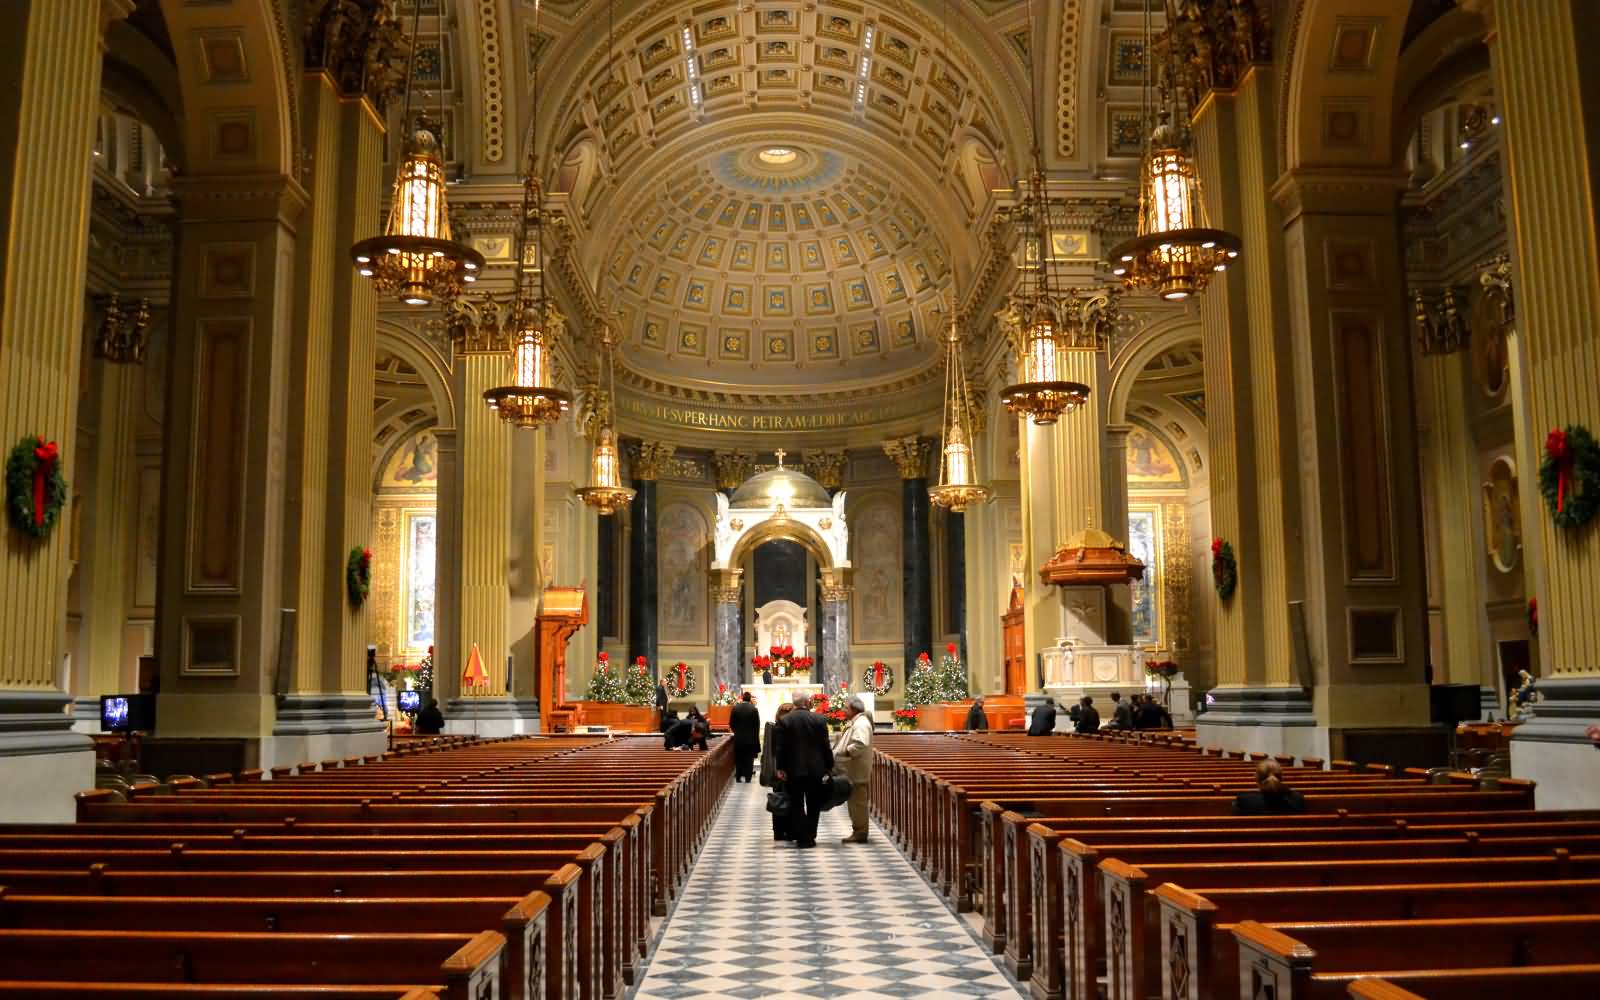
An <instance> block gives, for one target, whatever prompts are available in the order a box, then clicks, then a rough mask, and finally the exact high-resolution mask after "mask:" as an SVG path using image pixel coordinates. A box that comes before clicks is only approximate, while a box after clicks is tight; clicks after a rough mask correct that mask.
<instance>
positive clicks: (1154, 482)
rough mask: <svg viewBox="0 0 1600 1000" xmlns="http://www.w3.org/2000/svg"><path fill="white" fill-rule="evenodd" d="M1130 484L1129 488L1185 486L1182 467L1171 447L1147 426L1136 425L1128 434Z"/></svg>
mask: <svg viewBox="0 0 1600 1000" xmlns="http://www.w3.org/2000/svg"><path fill="white" fill-rule="evenodd" d="M1127 467H1128V484H1129V485H1130V486H1134V485H1137V486H1182V485H1184V483H1185V482H1186V476H1185V473H1184V470H1183V464H1182V463H1181V462H1180V461H1179V460H1178V456H1177V455H1176V454H1175V453H1174V452H1173V450H1172V446H1171V445H1170V444H1168V443H1167V441H1166V439H1165V438H1163V437H1162V436H1161V435H1160V434H1158V433H1156V432H1155V431H1153V430H1151V429H1150V428H1149V427H1148V426H1143V425H1140V424H1137V423H1136V424H1135V425H1134V427H1133V429H1132V430H1130V431H1129V432H1128V458H1127Z"/></svg>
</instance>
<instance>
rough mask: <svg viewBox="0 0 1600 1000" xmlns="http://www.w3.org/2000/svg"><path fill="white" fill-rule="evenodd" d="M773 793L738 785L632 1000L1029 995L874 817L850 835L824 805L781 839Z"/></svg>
mask: <svg viewBox="0 0 1600 1000" xmlns="http://www.w3.org/2000/svg"><path fill="white" fill-rule="evenodd" d="M766 795H767V790H766V789H765V788H762V787H761V786H760V785H758V784H748V785H744V784H734V785H733V786H731V787H730V788H729V789H728V793H727V796H726V797H725V799H724V800H723V803H722V808H721V811H720V812H719V813H718V815H717V818H716V820H715V821H714V823H713V826H712V829H711V834H710V836H709V838H708V839H707V842H706V847H705V850H704V851H703V852H702V853H701V855H700V858H699V860H698V861H697V862H696V863H695V867H694V870H693V872H692V873H691V874H690V877H689V882H688V884H687V886H686V887H685V889H684V892H683V896H682V898H681V899H680V900H679V901H678V903H677V905H676V906H675V907H674V909H673V911H672V913H671V915H670V916H669V917H668V918H667V922H666V926H665V928H664V929H663V930H662V932H661V936H660V938H659V940H658V943H657V945H656V949H655V953H654V954H653V955H652V956H651V958H650V962H649V964H648V966H646V968H645V975H644V979H643V981H642V982H640V983H639V985H638V987H637V988H636V989H635V990H634V992H633V994H632V1000H688V998H693V1000H724V998H730V997H739V998H752V997H762V998H786V997H837V998H840V1000H878V998H891V997H917V998H940V997H1005V998H1007V1000H1017V998H1019V997H1022V996H1023V995H1024V994H1023V993H1021V992H1019V991H1018V990H1017V988H1016V986H1015V985H1014V984H1013V982H1012V981H1011V980H1010V979H1009V978H1008V977H1007V976H1006V975H1005V974H1004V973H1003V972H1002V971H1001V970H1000V968H999V967H998V966H996V965H995V963H994V962H993V961H992V960H991V959H990V958H989V957H988V956H986V955H985V954H984V953H983V951H981V950H980V949H979V947H978V944H977V942H976V941H975V940H974V939H973V937H972V934H971V933H970V932H969V931H968V930H967V928H966V926H965V925H963V924H962V923H960V922H959V921H958V920H957V918H956V916H955V915H954V914H953V913H952V912H951V911H950V909H949V908H948V907H947V906H946V905H945V904H944V902H943V901H942V900H940V899H939V897H937V896H936V895H934V893H933V890H932V889H930V888H929V887H928V883H927V882H926V881H924V880H923V878H922V876H921V875H920V874H918V873H917V871H916V870H915V869H913V868H912V867H911V866H910V865H909V864H907V863H906V861H905V859H904V858H903V857H902V856H901V854H900V852H899V850H897V849H896V848H895V846H894V845H893V844H892V843H891V842H890V841H889V839H888V838H887V837H886V836H884V833H883V831H882V830H881V829H879V827H878V825H877V824H876V823H873V825H872V832H871V834H870V840H869V842H868V843H867V844H841V843H839V838H840V837H843V836H845V835H846V834H848V833H849V832H850V820H849V817H848V816H846V814H845V810H844V809H843V808H839V809H835V810H833V811H831V812H826V813H823V815H822V823H821V824H820V826H819V827H818V830H817V847H816V849H815V850H810V851H798V850H796V849H795V848H794V846H793V845H792V844H789V843H787V842H785V843H778V842H776V841H774V840H773V839H772V825H771V822H770V819H769V818H768V815H767V813H766V810H765V808H764V807H765V803H766Z"/></svg>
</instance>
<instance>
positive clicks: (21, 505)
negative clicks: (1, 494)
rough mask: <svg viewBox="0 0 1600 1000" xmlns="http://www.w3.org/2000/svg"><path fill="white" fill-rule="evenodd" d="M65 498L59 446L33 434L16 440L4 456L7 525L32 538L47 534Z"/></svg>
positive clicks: (58, 515)
mask: <svg viewBox="0 0 1600 1000" xmlns="http://www.w3.org/2000/svg"><path fill="white" fill-rule="evenodd" d="M66 502H67V481H66V480H65V479H63V478H62V476H61V449H60V448H59V447H57V446H56V443H55V442H54V441H46V440H45V439H44V438H42V437H39V436H38V435H36V434H30V435H28V436H27V437H25V438H23V439H22V440H21V441H18V442H17V446H16V447H15V448H12V449H11V456H10V457H9V458H7V459H6V514H7V516H8V517H10V519H11V526H12V527H13V528H16V529H17V530H18V531H20V532H22V533H23V534H25V535H31V536H33V537H34V538H38V539H44V538H48V537H50V532H52V531H54V530H55V527H56V521H57V520H59V519H60V517H61V507H62V505H63V504H65V503H66Z"/></svg>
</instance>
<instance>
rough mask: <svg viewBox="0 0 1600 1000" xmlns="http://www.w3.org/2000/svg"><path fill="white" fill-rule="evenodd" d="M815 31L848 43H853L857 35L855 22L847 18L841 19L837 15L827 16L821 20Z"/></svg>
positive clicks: (841, 17)
mask: <svg viewBox="0 0 1600 1000" xmlns="http://www.w3.org/2000/svg"><path fill="white" fill-rule="evenodd" d="M817 30H819V31H820V32H822V34H824V35H829V36H831V37H833V38H842V39H844V40H845V41H849V42H853V41H855V40H856V36H857V34H858V32H857V30H856V24H855V22H854V21H852V20H850V18H848V17H843V16H841V15H838V14H829V15H828V16H827V17H825V18H823V19H821V21H820V23H819V24H818V26H817Z"/></svg>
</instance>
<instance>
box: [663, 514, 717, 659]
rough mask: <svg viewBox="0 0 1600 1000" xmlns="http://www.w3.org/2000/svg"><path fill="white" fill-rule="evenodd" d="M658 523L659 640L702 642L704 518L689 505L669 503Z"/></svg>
mask: <svg viewBox="0 0 1600 1000" xmlns="http://www.w3.org/2000/svg"><path fill="white" fill-rule="evenodd" d="M657 524H658V528H657V540H656V541H657V545H658V549H657V551H658V552H659V553H660V557H659V561H658V562H657V564H656V587H657V593H658V594H659V595H660V596H659V600H660V602H661V603H660V611H659V614H660V627H661V641H662V642H681V643H703V642H705V641H707V639H706V631H707V630H706V587H707V586H709V582H708V581H709V577H708V575H707V573H708V571H709V563H708V562H707V561H706V560H707V557H708V551H709V548H710V544H709V543H710V540H711V534H710V529H709V528H708V526H707V524H706V518H705V515H704V514H702V513H701V512H700V510H699V509H698V508H696V507H695V506H693V505H692V504H687V503H671V504H667V505H665V506H663V507H662V509H661V515H660V520H659V521H658V522H657Z"/></svg>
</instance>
